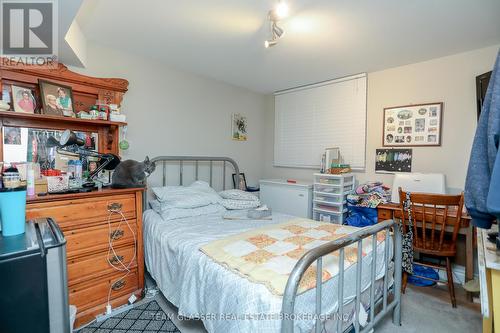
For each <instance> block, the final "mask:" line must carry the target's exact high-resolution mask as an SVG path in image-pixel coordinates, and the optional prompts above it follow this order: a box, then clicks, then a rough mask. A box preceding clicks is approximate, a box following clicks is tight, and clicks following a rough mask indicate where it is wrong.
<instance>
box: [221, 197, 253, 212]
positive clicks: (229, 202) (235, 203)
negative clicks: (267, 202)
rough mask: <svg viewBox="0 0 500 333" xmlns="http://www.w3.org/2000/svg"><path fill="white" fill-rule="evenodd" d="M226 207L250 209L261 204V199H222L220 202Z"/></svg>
mask: <svg viewBox="0 0 500 333" xmlns="http://www.w3.org/2000/svg"><path fill="white" fill-rule="evenodd" d="M220 204H221V205H222V206H224V208H226V209H232V210H234V209H250V208H257V207H259V206H260V200H259V199H257V200H235V199H222V201H221V202H220Z"/></svg>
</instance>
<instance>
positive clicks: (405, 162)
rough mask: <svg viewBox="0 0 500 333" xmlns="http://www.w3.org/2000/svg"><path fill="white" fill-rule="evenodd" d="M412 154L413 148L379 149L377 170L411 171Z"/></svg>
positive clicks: (392, 171) (382, 171)
mask: <svg viewBox="0 0 500 333" xmlns="http://www.w3.org/2000/svg"><path fill="white" fill-rule="evenodd" d="M412 155H413V154H412V149H407V148H391V149H377V150H376V155H375V156H376V157H375V172H379V173H394V172H411V161H412Z"/></svg>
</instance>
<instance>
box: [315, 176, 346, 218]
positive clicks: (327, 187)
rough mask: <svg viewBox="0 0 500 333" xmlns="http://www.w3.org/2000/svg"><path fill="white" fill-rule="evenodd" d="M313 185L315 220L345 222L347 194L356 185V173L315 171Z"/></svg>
mask: <svg viewBox="0 0 500 333" xmlns="http://www.w3.org/2000/svg"><path fill="white" fill-rule="evenodd" d="M313 186H314V191H313V218H314V220H316V221H322V222H331V223H335V224H343V222H344V220H345V218H346V217H347V215H346V214H347V195H348V194H349V193H351V192H352V191H353V189H354V186H355V177H354V175H353V174H352V173H343V174H326V173H315V174H314V184H313Z"/></svg>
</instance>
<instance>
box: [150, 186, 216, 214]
mask: <svg viewBox="0 0 500 333" xmlns="http://www.w3.org/2000/svg"><path fill="white" fill-rule="evenodd" d="M153 192H154V194H155V195H156V198H157V199H158V201H160V202H161V203H162V205H166V206H168V208H196V207H203V206H207V205H210V204H216V203H219V202H220V201H221V200H222V198H221V197H220V196H219V195H218V194H217V192H216V191H215V190H214V189H213V188H211V187H210V186H209V185H208V183H206V182H202V181H196V182H194V183H193V184H191V185H189V186H186V187H184V186H165V187H153Z"/></svg>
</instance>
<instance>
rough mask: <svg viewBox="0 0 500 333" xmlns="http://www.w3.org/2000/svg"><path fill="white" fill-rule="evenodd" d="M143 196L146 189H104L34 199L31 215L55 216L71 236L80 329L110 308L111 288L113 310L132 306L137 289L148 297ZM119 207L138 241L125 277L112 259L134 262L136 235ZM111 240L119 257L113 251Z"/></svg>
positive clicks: (72, 287)
mask: <svg viewBox="0 0 500 333" xmlns="http://www.w3.org/2000/svg"><path fill="white" fill-rule="evenodd" d="M142 194H143V189H119V190H118V189H116V190H115V189H104V190H102V191H95V192H90V193H81V194H67V195H66V194H64V195H47V196H40V197H36V198H33V199H31V200H29V201H28V205H27V209H26V210H27V216H26V217H27V219H33V218H39V217H52V218H53V219H54V220H55V221H56V223H57V224H58V225H59V226H60V227H61V230H62V231H63V233H64V236H65V238H66V240H67V245H66V249H67V269H68V287H69V302H70V304H73V305H76V306H77V308H78V312H77V317H76V318H77V319H76V323H75V327H78V326H81V325H83V324H85V323H87V322H89V321H91V320H92V319H94V318H95V316H96V315H97V314H100V313H104V312H105V310H106V304H107V299H108V292H110V289H111V292H110V299H111V301H110V304H111V306H112V307H113V308H115V307H117V306H119V305H122V304H126V303H127V299H128V298H129V297H130V295H131V294H132V293H134V294H135V295H136V296H137V297H138V298H140V297H141V296H142V289H143V287H144V259H143V244H142V199H143V197H142ZM111 211H115V212H114V213H112V212H111ZM117 211H121V212H122V214H123V216H124V217H125V218H126V219H127V221H128V222H129V224H130V226H131V227H132V229H133V231H134V233H135V239H136V244H137V254H136V260H134V262H133V264H132V265H131V266H130V273H129V274H128V275H127V276H126V277H124V278H122V277H123V276H124V275H125V273H126V272H120V271H117V270H115V269H114V268H113V267H112V266H111V265H110V264H109V263H108V259H109V260H110V261H111V262H112V263H115V264H118V258H119V259H120V260H122V261H123V262H124V263H128V262H130V261H131V259H132V258H133V257H134V235H133V234H132V232H131V231H130V229H129V227H128V226H127V224H126V223H125V222H122V223H121V225H120V220H121V219H122V216H121V215H120V214H119V213H117ZM108 220H109V222H110V224H109V225H108ZM110 240H113V247H114V248H115V251H116V256H115V255H114V254H110V253H108V249H109V241H110ZM117 257H118V258H117Z"/></svg>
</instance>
